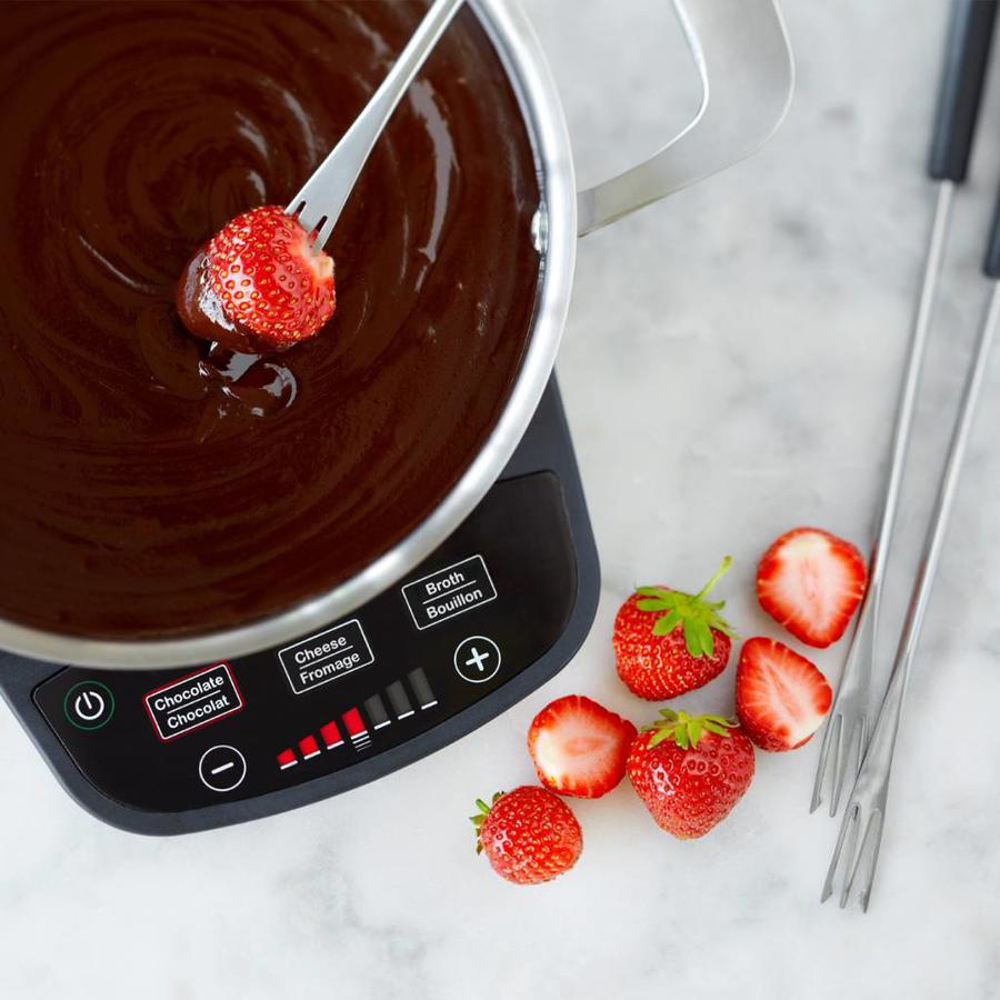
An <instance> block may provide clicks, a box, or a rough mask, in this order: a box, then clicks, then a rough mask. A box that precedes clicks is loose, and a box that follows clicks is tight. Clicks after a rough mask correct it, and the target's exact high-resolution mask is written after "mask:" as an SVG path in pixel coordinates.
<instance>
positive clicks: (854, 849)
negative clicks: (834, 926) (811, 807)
mask: <svg viewBox="0 0 1000 1000" xmlns="http://www.w3.org/2000/svg"><path fill="white" fill-rule="evenodd" d="M854 816H855V822H853V823H851V832H850V835H849V837H848V844H849V846H848V848H847V850H846V851H845V852H844V857H845V861H846V866H845V868H844V882H843V886H842V887H841V890H840V908H841V909H843V908H844V907H845V906H847V900H848V897H849V896H850V892H851V885H852V884H853V882H854V875H855V873H856V872H857V869H858V843H859V841H860V842H861V843H864V840H863V838H862V837H861V836H860V833H861V827H862V824H863V819H862V816H861V805H860V803H859V804H857V805H855V807H854Z"/></svg>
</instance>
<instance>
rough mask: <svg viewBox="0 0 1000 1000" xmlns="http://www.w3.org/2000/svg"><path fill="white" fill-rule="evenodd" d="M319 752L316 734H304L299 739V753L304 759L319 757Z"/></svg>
mask: <svg viewBox="0 0 1000 1000" xmlns="http://www.w3.org/2000/svg"><path fill="white" fill-rule="evenodd" d="M319 752H320V751H319V744H318V743H317V742H316V737H315V736H303V737H302V739H301V740H299V753H301V754H302V759H303V760H309V759H311V758H312V757H318V756H319Z"/></svg>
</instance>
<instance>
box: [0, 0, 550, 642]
mask: <svg viewBox="0 0 1000 1000" xmlns="http://www.w3.org/2000/svg"><path fill="white" fill-rule="evenodd" d="M425 6H426V5H425V4H423V3H400V2H393V3H374V2H365V0H362V2H358V3H339V2H338V3H274V4H261V5H251V4H247V3H237V4H226V3H195V4H192V3H164V4H160V3H136V4H131V3H129V4H126V3H106V4H105V3H82V4H51V3H45V2H35V0H32V2H29V3H9V2H8V3H6V4H4V10H3V18H0V53H2V55H0V93H3V95H4V99H3V101H2V102H0V135H3V137H4V155H3V157H0V262H2V263H0V273H2V274H3V281H2V282H0V615H2V616H4V617H8V618H11V619H14V620H17V621H20V622H25V623H28V624H31V625H36V626H40V627H43V628H49V629H56V630H59V631H63V632H72V633H78V634H90V635H101V636H111V637H140V636H154V635H163V634H170V633H178V632H184V631H186V630H203V629H209V628H217V627H224V626H227V625H231V624H234V623H238V622H245V621H248V620H251V619H254V618H257V617H260V616H263V615H267V614H269V613H273V612H275V611H278V610H280V609H282V608H285V607H288V606H290V605H292V604H294V603H296V602H298V601H300V600H303V599H305V598H308V597H309V596H312V595H314V594H316V593H319V592H321V591H323V590H324V589H326V588H328V587H329V586H331V585H333V584H335V583H337V582H338V581H340V580H343V579H344V578H346V577H348V576H349V575H351V574H352V573H354V572H356V571H357V570H359V569H360V568H362V567H363V566H365V565H366V564H368V563H369V562H370V561H371V560H372V559H374V558H375V557H377V556H378V555H380V554H381V553H383V552H385V551H386V550H387V549H389V548H390V547H391V546H392V545H393V544H395V543H396V542H397V541H398V540H399V539H400V538H402V537H403V536H404V535H406V534H407V533H408V532H409V531H410V530H412V529H413V528H414V527H415V526H416V525H417V524H418V523H419V522H420V521H421V520H423V519H424V518H425V517H426V516H427V515H428V514H429V513H430V512H431V511H432V510H433V509H434V507H435V506H436V504H437V503H438V502H439V501H440V500H441V499H442V498H443V496H444V495H445V494H446V493H447V491H448V490H449V489H450V488H451V487H452V486H453V485H454V483H455V482H456V480H457V479H458V477H459V476H460V475H461V473H462V472H463V471H464V469H465V468H466V467H467V466H468V464H469V462H470V461H471V460H472V458H473V457H474V456H475V454H476V453H477V451H478V450H479V448H480V447H481V445H482V443H483V441H484V440H485V438H486V437H487V435H488V434H489V431H490V430H491V429H492V427H493V425H494V424H495V422H496V419H497V417H498V416H499V413H500V412H501V410H502V408H503V404H504V402H505V400H506V398H507V396H508V393H509V391H510V387H511V385H512V382H513V380H514V378H515V376H516V373H517V370H518V367H519V364H520V359H521V355H522V352H523V348H524V344H525V341H526V337H527V333H528V330H529V327H530V322H531V315H532V311H533V307H534V300H535V292H536V286H537V281H538V273H539V258H538V255H537V253H536V252H535V251H534V249H533V246H532V240H531V221H532V217H533V215H534V212H535V210H536V208H537V206H538V201H539V192H538V186H537V181H536V174H535V167H534V162H533V157H532V153H531V146H530V142H529V139H528V136H527V134H526V132H525V128H524V125H523V122H522V118H521V115H520V113H519V109H518V105H517V101H516V98H515V96H514V94H513V92H512V90H511V88H510V85H509V83H508V81H507V79H506V76H505V74H504V72H503V69H502V67H501V65H500V62H499V60H498V59H497V57H496V55H495V53H494V52H493V50H492V48H491V46H490V44H489V42H488V40H487V38H486V36H485V34H484V33H483V32H482V31H481V29H480V28H479V26H478V22H477V21H476V19H475V17H474V16H473V14H472V12H471V11H468V10H466V11H463V12H462V13H461V14H460V15H459V17H458V18H457V20H456V22H455V23H454V24H453V25H452V27H451V28H450V29H449V31H448V32H447V34H446V36H445V37H444V39H443V40H442V41H441V43H440V45H439V48H438V51H436V52H435V53H434V54H433V55H432V56H431V58H430V60H429V61H428V63H427V66H426V68H425V71H424V72H423V73H422V74H421V76H420V77H419V78H418V80H417V81H416V83H415V84H414V85H413V87H412V88H411V90H410V92H409V94H408V95H407V97H406V98H404V100H403V102H402V103H401V105H400V107H399V109H398V110H397V112H396V114H395V116H394V117H393V119H392V121H391V122H390V124H389V127H388V129H387V131H386V133H385V134H384V135H383V137H382V139H381V141H380V142H379V144H378V146H377V147H376V149H375V151H374V153H373V154H372V157H371V159H370V161H369V163H368V166H367V167H366V169H365V171H364V173H363V175H362V177H361V179H360V181H359V184H358V186H357V188H356V190H355V192H354V195H353V196H352V198H351V200H350V201H349V203H348V205H347V207H346V210H345V212H344V214H343V216H342V217H341V219H340V222H339V223H338V226H337V229H336V231H335V233H334V236H333V239H332V241H331V242H330V244H329V245H328V248H327V249H328V250H329V251H330V253H331V254H332V255H333V257H334V259H335V260H336V262H337V293H338V302H337V312H336V314H335V316H334V318H333V320H332V322H331V324H330V326H329V327H328V328H327V329H325V330H324V331H323V332H322V333H321V334H320V335H319V336H317V337H315V338H314V339H313V340H311V341H309V342H306V343H303V344H301V345H298V346H296V347H294V348H292V349H291V350H290V351H288V352H287V353H285V354H282V355H278V356H274V357H270V358H266V357H262V358H258V357H256V356H253V355H246V354H232V353H229V352H225V351H221V350H219V349H215V350H211V349H210V348H209V346H208V345H207V344H205V343H202V342H199V341H198V340H196V339H195V338H193V337H191V336H190V335H188V334H187V333H186V332H185V331H184V330H183V327H182V325H181V323H180V320H179V318H178V317H177V314H176V311H175V309H174V305H173V300H174V293H175V289H176V285H177V281H178V279H179V277H180V275H181V271H182V269H183V267H184V264H185V262H186V261H187V260H188V259H189V258H190V256H191V254H192V252H193V251H194V249H196V248H197V247H198V246H200V245H201V244H203V243H204V242H205V240H206V239H207V238H208V237H209V236H211V234H212V233H213V232H215V231H216V230H217V229H218V228H219V227H220V226H221V225H222V224H223V223H225V222H226V221H227V220H228V219H230V218H232V217H233V216H234V215H236V214H238V213H239V212H241V211H244V210H246V209H248V208H251V207H253V206H255V205H260V204H265V203H276V204H284V203H285V202H287V201H288V199H289V198H290V197H291V196H292V195H293V194H294V193H295V191H296V190H297V189H298V187H299V186H300V184H301V183H302V181H303V180H304V179H305V178H306V177H307V176H308V175H309V173H310V172H311V171H312V170H313V169H314V168H315V167H316V165H317V164H318V163H319V162H320V161H321V160H322V158H323V156H324V155H325V154H326V152H327V151H328V149H329V148H330V147H331V146H332V145H333V144H334V143H335V141H336V140H337V138H338V137H339V136H340V135H342V134H343V132H344V131H345V130H346V128H347V127H348V126H349V124H350V123H351V121H352V118H353V116H354V115H355V114H357V112H358V111H359V110H360V109H361V108H362V107H363V106H364V104H365V102H366V100H367V99H368V97H369V96H370V94H371V92H372V90H373V89H374V87H375V86H377V84H378V83H379V82H380V80H381V79H382V78H383V76H384V75H385V73H386V72H387V70H388V69H389V67H390V66H391V64H392V62H393V59H394V58H395V56H396V55H397V54H398V52H399V51H400V50H401V49H402V47H403V45H404V44H405V41H406V39H407V37H408V36H409V34H410V33H411V32H412V30H413V28H414V27H415V25H416V24H417V22H418V21H419V19H420V16H421V14H422V13H423V10H424V9H425Z"/></svg>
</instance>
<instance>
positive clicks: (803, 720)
mask: <svg viewBox="0 0 1000 1000" xmlns="http://www.w3.org/2000/svg"><path fill="white" fill-rule="evenodd" d="M832 701H833V692H832V691H831V690H830V685H829V684H828V683H827V681H826V678H825V677H824V676H823V674H822V673H821V672H820V671H819V669H818V668H817V667H816V666H814V665H813V664H812V663H810V662H809V660H807V659H806V658H805V657H804V656H799V654H798V653H796V652H795V651H794V650H792V649H789V648H788V647H787V646H786V645H785V644H784V643H781V642H778V641H777V640H775V639H762V638H754V639H747V641H746V642H745V643H744V644H743V649H742V650H741V652H740V662H739V666H738V667H737V669H736V714H737V715H738V716H739V720H740V725H741V726H742V727H743V730H744V731H745V732H746V734H747V736H749V737H750V739H751V740H752V741H753V742H754V743H756V744H757V746H759V747H760V748H761V749H763V750H794V749H795V748H796V747H800V746H802V745H803V744H804V743H807V742H808V741H809V740H810V739H811V738H812V735H813V733H815V732H816V730H817V729H819V727H820V726H821V725H822V723H823V719H824V718H826V714H827V713H828V712H829V711H830V703H831V702H832Z"/></svg>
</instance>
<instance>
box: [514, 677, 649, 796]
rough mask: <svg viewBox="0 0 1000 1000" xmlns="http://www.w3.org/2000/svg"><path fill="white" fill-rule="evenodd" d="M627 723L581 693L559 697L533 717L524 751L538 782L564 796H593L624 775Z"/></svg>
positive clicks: (629, 737) (632, 731)
mask: <svg viewBox="0 0 1000 1000" xmlns="http://www.w3.org/2000/svg"><path fill="white" fill-rule="evenodd" d="M636 732H637V730H636V728H635V726H633V725H632V723H631V722H628V721H626V720H625V719H623V718H621V716H618V715H616V714H615V713H614V712H611V711H609V710H608V709H606V708H604V706H603V705H599V704H598V703H597V702H596V701H592V700H591V699H590V698H585V697H583V696H582V695H577V694H574V695H567V696H566V697H564V698H557V699H556V700H555V701H553V702H552V703H551V704H549V705H547V706H546V707H545V708H543V709H542V710H541V711H540V712H539V713H538V715H536V716H535V718H534V721H533V722H532V723H531V727H530V728H529V730H528V752H529V753H530V754H531V759H532V760H533V761H534V763H535V770H536V771H537V772H538V777H539V780H540V781H541V782H542V784H543V785H545V786H546V787H547V788H551V789H552V790H553V791H555V792H559V793H561V794H562V795H573V796H576V797H578V798H585V799H596V798H600V796H602V795H605V794H606V793H607V792H610V791H611V789H612V788H614V787H615V786H616V785H617V784H618V783H619V782H620V781H621V780H622V778H624V777H625V760H626V758H627V757H628V750H629V746H630V745H631V743H632V741H633V740H634V739H635V737H636Z"/></svg>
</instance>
